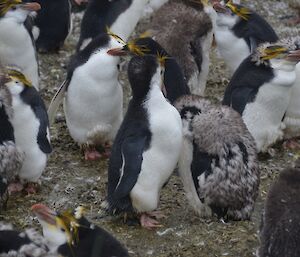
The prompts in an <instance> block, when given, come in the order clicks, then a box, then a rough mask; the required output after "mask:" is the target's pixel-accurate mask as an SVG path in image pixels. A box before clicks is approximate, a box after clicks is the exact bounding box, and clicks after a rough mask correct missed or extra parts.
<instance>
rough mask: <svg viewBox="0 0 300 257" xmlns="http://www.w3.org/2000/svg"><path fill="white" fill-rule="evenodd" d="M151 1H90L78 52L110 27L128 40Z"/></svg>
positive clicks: (83, 22)
mask: <svg viewBox="0 0 300 257" xmlns="http://www.w3.org/2000/svg"><path fill="white" fill-rule="evenodd" d="M148 1H149V0H101V1H99V0H90V1H89V2H88V6H87V9H86V11H85V14H84V16H83V18H82V22H81V31H80V38H79V41H78V44H77V48H76V49H77V51H79V50H82V49H84V48H85V46H86V45H87V44H88V43H89V42H91V40H92V39H93V38H95V37H96V36H98V35H99V34H101V33H104V32H105V31H106V28H107V27H109V28H110V29H111V30H112V31H113V32H114V33H116V34H117V35H119V36H120V37H121V38H122V39H123V40H125V41H126V40H127V39H128V37H129V36H130V34H131V33H132V32H133V30H134V28H135V26H136V24H137V23H138V21H139V19H140V18H141V16H142V14H143V10H144V7H145V5H146V4H147V2H148Z"/></svg>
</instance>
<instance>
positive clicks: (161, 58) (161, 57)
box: [157, 52, 168, 67]
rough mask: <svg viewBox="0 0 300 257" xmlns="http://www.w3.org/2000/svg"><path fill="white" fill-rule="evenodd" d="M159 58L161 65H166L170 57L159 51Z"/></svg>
mask: <svg viewBox="0 0 300 257" xmlns="http://www.w3.org/2000/svg"><path fill="white" fill-rule="evenodd" d="M157 59H158V62H159V64H160V66H162V67H165V63H166V59H168V56H166V55H163V54H161V53H159V52H157Z"/></svg>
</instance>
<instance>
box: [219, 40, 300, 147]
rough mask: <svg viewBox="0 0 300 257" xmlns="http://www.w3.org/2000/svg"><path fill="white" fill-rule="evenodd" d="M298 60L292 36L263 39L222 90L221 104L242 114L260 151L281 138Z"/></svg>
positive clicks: (299, 58) (299, 54)
mask: <svg viewBox="0 0 300 257" xmlns="http://www.w3.org/2000/svg"><path fill="white" fill-rule="evenodd" d="M299 60H300V51H299V50H297V45H296V44H295V43H294V42H293V40H288V39H287V40H283V41H279V42H276V43H273V44H271V43H265V44H263V45H261V46H260V47H258V48H257V49H256V50H255V51H254V53H253V54H252V55H250V56H249V57H247V58H246V59H245V60H244V61H243V62H242V63H241V65H240V66H239V68H238V69H237V70H236V72H235V73H234V74H233V76H232V78H231V80H230V82H229V84H228V86H227V88H226V90H225V94H224V98H223V104H225V105H228V106H231V107H232V108H233V109H234V110H236V111H237V112H238V113H240V114H241V115H242V117H243V120H244V122H245V124H246V125H247V127H248V129H249V131H250V133H251V134H252V136H253V137H254V139H255V142H256V146H257V150H258V151H259V152H266V151H267V150H268V147H269V146H271V145H272V144H274V143H275V142H276V141H277V140H280V139H282V138H283V129H284V127H285V126H284V123H283V122H282V119H283V118H284V114H285V112H286V110H287V108H288V105H289V102H290V97H291V93H292V88H293V84H294V83H295V79H296V72H295V67H296V64H297V62H298V61H299Z"/></svg>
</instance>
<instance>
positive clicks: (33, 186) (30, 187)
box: [24, 182, 39, 195]
mask: <svg viewBox="0 0 300 257" xmlns="http://www.w3.org/2000/svg"><path fill="white" fill-rule="evenodd" d="M38 186H39V185H38V184H37V183H34V182H29V183H27V184H26V186H25V188H24V191H25V192H26V193H27V194H28V195H33V194H36V193H37V191H38Z"/></svg>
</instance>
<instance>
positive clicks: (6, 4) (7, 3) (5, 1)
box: [0, 0, 22, 16]
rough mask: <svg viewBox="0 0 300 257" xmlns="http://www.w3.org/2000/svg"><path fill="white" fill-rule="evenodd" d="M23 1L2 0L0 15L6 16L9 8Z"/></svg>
mask: <svg viewBox="0 0 300 257" xmlns="http://www.w3.org/2000/svg"><path fill="white" fill-rule="evenodd" d="M21 3H22V0H0V16H4V15H5V14H6V13H7V12H8V11H9V9H11V8H12V7H14V6H16V5H18V4H21Z"/></svg>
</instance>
